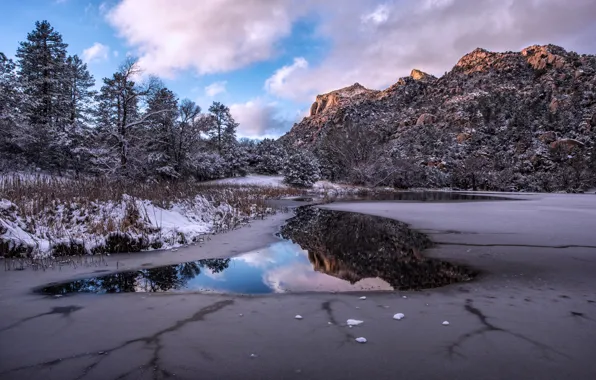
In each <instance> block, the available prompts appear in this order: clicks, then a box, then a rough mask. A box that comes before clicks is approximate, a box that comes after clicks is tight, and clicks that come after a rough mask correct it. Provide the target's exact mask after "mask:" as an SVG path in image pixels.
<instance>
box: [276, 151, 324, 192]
mask: <svg viewBox="0 0 596 380" xmlns="http://www.w3.org/2000/svg"><path fill="white" fill-rule="evenodd" d="M283 175H284V182H285V183H287V184H289V185H292V186H297V187H312V185H314V184H315V182H317V181H318V180H319V178H320V172H319V163H318V161H317V159H316V158H315V156H314V155H312V154H311V153H310V152H295V153H293V154H292V155H291V156H290V157H288V159H287V160H286V162H285V165H284V168H283Z"/></svg>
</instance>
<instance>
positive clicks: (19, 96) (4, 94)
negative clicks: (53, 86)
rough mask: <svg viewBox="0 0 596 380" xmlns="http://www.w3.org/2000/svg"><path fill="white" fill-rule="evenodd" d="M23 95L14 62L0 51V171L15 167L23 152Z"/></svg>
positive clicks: (24, 140) (24, 139)
mask: <svg viewBox="0 0 596 380" xmlns="http://www.w3.org/2000/svg"><path fill="white" fill-rule="evenodd" d="M24 97H25V95H24V94H23V93H22V91H21V88H20V85H19V81H18V77H17V73H16V66H15V63H14V62H13V61H12V60H10V59H8V58H7V57H6V55H5V54H4V53H1V52H0V131H1V132H0V171H1V170H2V169H3V168H6V169H9V168H11V169H12V170H14V169H16V166H15V163H16V161H17V160H16V158H17V157H20V155H21V153H23V149H22V146H23V145H24V143H25V142H26V138H25V136H23V134H22V133H21V132H22V130H23V125H24V123H25V120H24V118H23V116H22V112H21V108H22V106H23V103H24Z"/></svg>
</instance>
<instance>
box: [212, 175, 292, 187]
mask: <svg viewBox="0 0 596 380" xmlns="http://www.w3.org/2000/svg"><path fill="white" fill-rule="evenodd" d="M283 180H284V177H283V176H268V175H258V174H251V175H247V176H246V177H233V178H223V179H217V180H214V181H209V182H206V183H207V184H213V185H238V186H247V185H248V186H271V187H288V185H286V184H284V183H283Z"/></svg>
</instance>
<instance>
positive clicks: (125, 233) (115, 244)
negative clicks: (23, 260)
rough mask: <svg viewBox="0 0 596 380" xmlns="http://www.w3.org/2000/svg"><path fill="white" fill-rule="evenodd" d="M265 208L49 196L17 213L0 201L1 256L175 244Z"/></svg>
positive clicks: (243, 220)
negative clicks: (30, 210)
mask: <svg viewBox="0 0 596 380" xmlns="http://www.w3.org/2000/svg"><path fill="white" fill-rule="evenodd" d="M268 213H274V211H273V210H272V209H270V208H265V209H258V208H257V206H256V204H255V205H253V207H251V208H250V210H249V211H240V210H237V209H235V208H234V207H232V206H231V205H229V204H227V203H225V202H221V201H219V202H210V201H209V200H208V199H206V198H205V197H203V196H196V197H195V198H193V199H189V200H184V201H178V202H173V203H171V204H170V205H168V206H167V207H166V206H158V205H155V204H152V203H151V202H150V201H147V200H142V199H135V198H133V197H130V196H124V197H123V199H122V200H121V201H118V202H86V203H77V202H74V201H71V202H62V203H61V202H58V201H52V202H51V203H50V204H49V205H48V206H47V207H46V208H45V209H43V210H40V211H39V212H37V213H36V214H34V215H22V213H21V212H20V211H19V208H18V207H16V205H15V204H13V203H12V202H10V201H8V200H6V199H2V200H0V256H34V257H45V256H50V255H54V256H60V255H72V254H86V253H118V252H136V251H141V250H149V249H158V248H174V247H178V246H181V245H185V244H188V243H191V242H193V241H198V240H200V239H201V236H202V235H205V234H208V233H213V232H220V231H224V230H228V229H232V228H235V227H236V226H239V225H241V224H244V223H247V222H248V221H249V220H250V219H251V218H254V217H257V216H262V215H264V214H268Z"/></svg>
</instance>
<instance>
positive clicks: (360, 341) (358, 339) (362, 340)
mask: <svg viewBox="0 0 596 380" xmlns="http://www.w3.org/2000/svg"><path fill="white" fill-rule="evenodd" d="M355 340H356V342H358V343H366V342H367V340H366V338H365V337H362V336H361V337H360V338H356V339H355Z"/></svg>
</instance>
